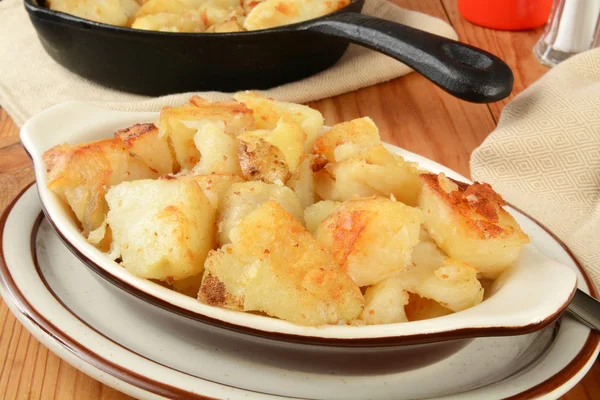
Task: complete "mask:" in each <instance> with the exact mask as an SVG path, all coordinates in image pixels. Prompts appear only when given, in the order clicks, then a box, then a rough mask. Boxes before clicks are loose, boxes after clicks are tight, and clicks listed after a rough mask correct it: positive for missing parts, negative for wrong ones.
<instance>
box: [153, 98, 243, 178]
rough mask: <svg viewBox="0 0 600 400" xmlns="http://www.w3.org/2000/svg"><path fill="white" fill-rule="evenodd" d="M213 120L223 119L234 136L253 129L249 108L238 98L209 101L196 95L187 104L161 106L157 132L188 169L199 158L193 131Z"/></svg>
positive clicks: (229, 132) (225, 125)
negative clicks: (227, 100)
mask: <svg viewBox="0 0 600 400" xmlns="http://www.w3.org/2000/svg"><path fill="white" fill-rule="evenodd" d="M216 121H219V122H222V123H223V124H224V130H225V133H227V134H229V135H233V136H235V135H238V134H240V133H241V132H244V131H245V130H248V129H254V117H253V116H252V110H250V109H249V108H247V107H246V106H244V105H243V104H240V103H237V102H222V103H211V102H209V101H207V100H204V99H202V98H200V97H197V96H195V97H192V99H191V100H190V105H185V106H181V107H163V109H162V110H161V112H160V118H159V135H161V136H164V137H166V138H167V139H168V140H169V143H170V146H171V148H172V149H173V151H174V152H175V159H176V161H177V163H178V164H179V167H180V168H181V169H188V170H191V169H192V168H193V167H194V165H196V163H198V161H200V151H199V150H198V148H197V147H196V145H195V143H194V135H196V132H197V131H198V129H200V128H201V127H202V126H203V125H205V124H206V123H207V122H208V123H215V122H216Z"/></svg>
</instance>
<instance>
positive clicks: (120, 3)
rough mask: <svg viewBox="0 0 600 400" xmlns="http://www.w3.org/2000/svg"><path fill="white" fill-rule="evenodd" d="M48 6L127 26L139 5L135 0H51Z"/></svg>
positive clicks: (52, 8) (98, 20)
mask: <svg viewBox="0 0 600 400" xmlns="http://www.w3.org/2000/svg"><path fill="white" fill-rule="evenodd" d="M48 7H49V8H50V9H51V10H55V11H61V12H64V13H68V14H71V15H75V16H77V17H80V18H85V19H89V20H92V21H96V22H102V23H105V24H110V25H117V26H126V25H127V23H128V22H129V19H130V18H132V17H133V16H134V15H135V13H136V12H137V11H138V8H139V5H138V3H137V2H136V1H135V0H51V1H49V4H48Z"/></svg>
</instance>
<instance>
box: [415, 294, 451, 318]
mask: <svg viewBox="0 0 600 400" xmlns="http://www.w3.org/2000/svg"><path fill="white" fill-rule="evenodd" d="M404 311H405V312H406V317H407V318H408V320H409V321H422V320H424V319H431V318H438V317H443V316H444V315H448V314H452V310H449V309H447V308H446V307H444V306H442V305H441V304H440V303H438V302H437V301H435V300H431V299H427V298H425V297H421V296H419V295H418V294H416V293H409V299H408V304H407V305H405V306H404Z"/></svg>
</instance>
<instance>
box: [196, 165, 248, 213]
mask: <svg viewBox="0 0 600 400" xmlns="http://www.w3.org/2000/svg"><path fill="white" fill-rule="evenodd" d="M192 179H194V181H195V182H196V183H197V184H198V185H199V186H200V188H201V189H202V192H204V195H205V196H206V198H207V199H208V201H210V204H211V205H212V206H213V208H214V209H215V210H217V209H218V208H219V204H220V202H221V201H223V198H224V197H225V193H226V192H227V190H228V189H229V188H230V187H231V185H233V184H234V183H240V182H244V180H243V179H242V178H240V177H239V176H237V175H216V174H210V175H192Z"/></svg>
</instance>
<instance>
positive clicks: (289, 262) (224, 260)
mask: <svg viewBox="0 0 600 400" xmlns="http://www.w3.org/2000/svg"><path fill="white" fill-rule="evenodd" d="M231 236H232V245H231V246H229V245H228V246H224V247H223V248H221V249H220V250H218V251H213V252H211V254H210V255H209V257H208V259H207V261H206V265H205V268H206V270H205V273H204V280H203V282H202V286H201V289H200V294H199V299H200V300H201V301H203V302H206V303H208V304H211V305H215V306H222V307H228V308H233V309H238V310H244V311H260V312H264V313H266V314H268V315H270V316H273V317H277V318H281V319H284V320H287V321H290V322H293V323H296V324H299V325H310V326H317V325H323V324H335V323H338V322H342V321H349V320H353V319H355V318H357V317H358V316H359V314H360V312H361V311H362V309H363V304H364V299H363V297H362V294H361V292H360V290H359V288H358V287H357V286H356V285H355V284H354V282H352V280H351V279H350V277H349V276H348V275H347V274H346V273H345V272H343V271H341V270H340V269H339V268H338V267H337V266H336V265H335V263H334V262H333V259H332V258H331V255H330V254H329V253H328V252H327V251H325V250H324V249H323V248H322V247H321V246H320V245H319V243H318V242H317V241H316V240H315V239H314V237H313V236H312V235H311V234H310V233H309V232H308V231H307V230H306V229H305V228H304V227H303V226H302V225H301V224H300V223H299V222H298V221H297V220H296V219H295V218H294V217H293V216H292V215H290V214H289V213H288V212H287V211H285V209H283V208H282V207H281V206H280V205H279V204H278V203H277V202H275V201H267V202H266V203H264V204H263V205H261V206H260V207H259V208H257V209H256V210H254V211H252V212H251V213H250V214H248V215H247V216H246V218H244V219H242V220H241V221H240V222H239V223H238V224H237V225H236V227H235V228H234V229H233V230H232V234H231Z"/></svg>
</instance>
